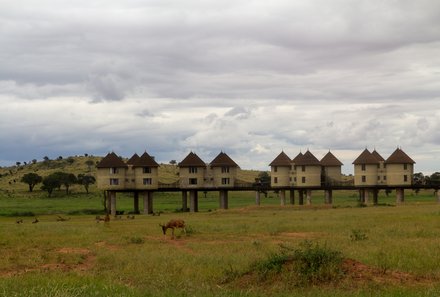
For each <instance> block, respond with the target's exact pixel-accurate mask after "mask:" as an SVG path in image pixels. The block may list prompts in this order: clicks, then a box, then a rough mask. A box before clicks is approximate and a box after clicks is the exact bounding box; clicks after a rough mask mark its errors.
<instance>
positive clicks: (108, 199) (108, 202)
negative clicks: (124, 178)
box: [105, 191, 112, 213]
mask: <svg viewBox="0 0 440 297" xmlns="http://www.w3.org/2000/svg"><path fill="white" fill-rule="evenodd" d="M105 197H106V206H107V213H111V211H112V202H111V197H112V194H111V191H106V192H105Z"/></svg>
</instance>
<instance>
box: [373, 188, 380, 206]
mask: <svg viewBox="0 0 440 297" xmlns="http://www.w3.org/2000/svg"><path fill="white" fill-rule="evenodd" d="M378 196H379V191H378V190H377V189H373V204H374V205H377V204H378Z"/></svg>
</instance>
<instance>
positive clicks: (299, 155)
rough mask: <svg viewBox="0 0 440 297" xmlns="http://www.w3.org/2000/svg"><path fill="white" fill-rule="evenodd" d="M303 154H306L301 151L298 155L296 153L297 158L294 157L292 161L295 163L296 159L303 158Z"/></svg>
mask: <svg viewBox="0 0 440 297" xmlns="http://www.w3.org/2000/svg"><path fill="white" fill-rule="evenodd" d="M302 156H304V155H303V153H301V152H300V153H299V154H298V155H296V157H295V158H293V160H292V162H293V163H296V161H297V160H299V159H301V158H302Z"/></svg>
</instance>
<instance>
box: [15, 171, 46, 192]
mask: <svg viewBox="0 0 440 297" xmlns="http://www.w3.org/2000/svg"><path fill="white" fill-rule="evenodd" d="M20 181H21V182H23V183H25V184H28V185H29V192H32V191H33V189H34V187H35V186H36V185H37V184H39V183H41V182H42V181H43V178H42V177H41V176H39V175H38V174H36V173H26V174H25V175H23V176H22V178H21V180H20Z"/></svg>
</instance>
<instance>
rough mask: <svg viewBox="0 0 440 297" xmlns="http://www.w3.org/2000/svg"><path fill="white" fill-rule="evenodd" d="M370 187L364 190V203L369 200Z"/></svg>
mask: <svg viewBox="0 0 440 297" xmlns="http://www.w3.org/2000/svg"><path fill="white" fill-rule="evenodd" d="M370 191H371V190H370V189H365V190H364V193H365V194H364V203H365V204H368V201H369V200H370Z"/></svg>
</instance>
